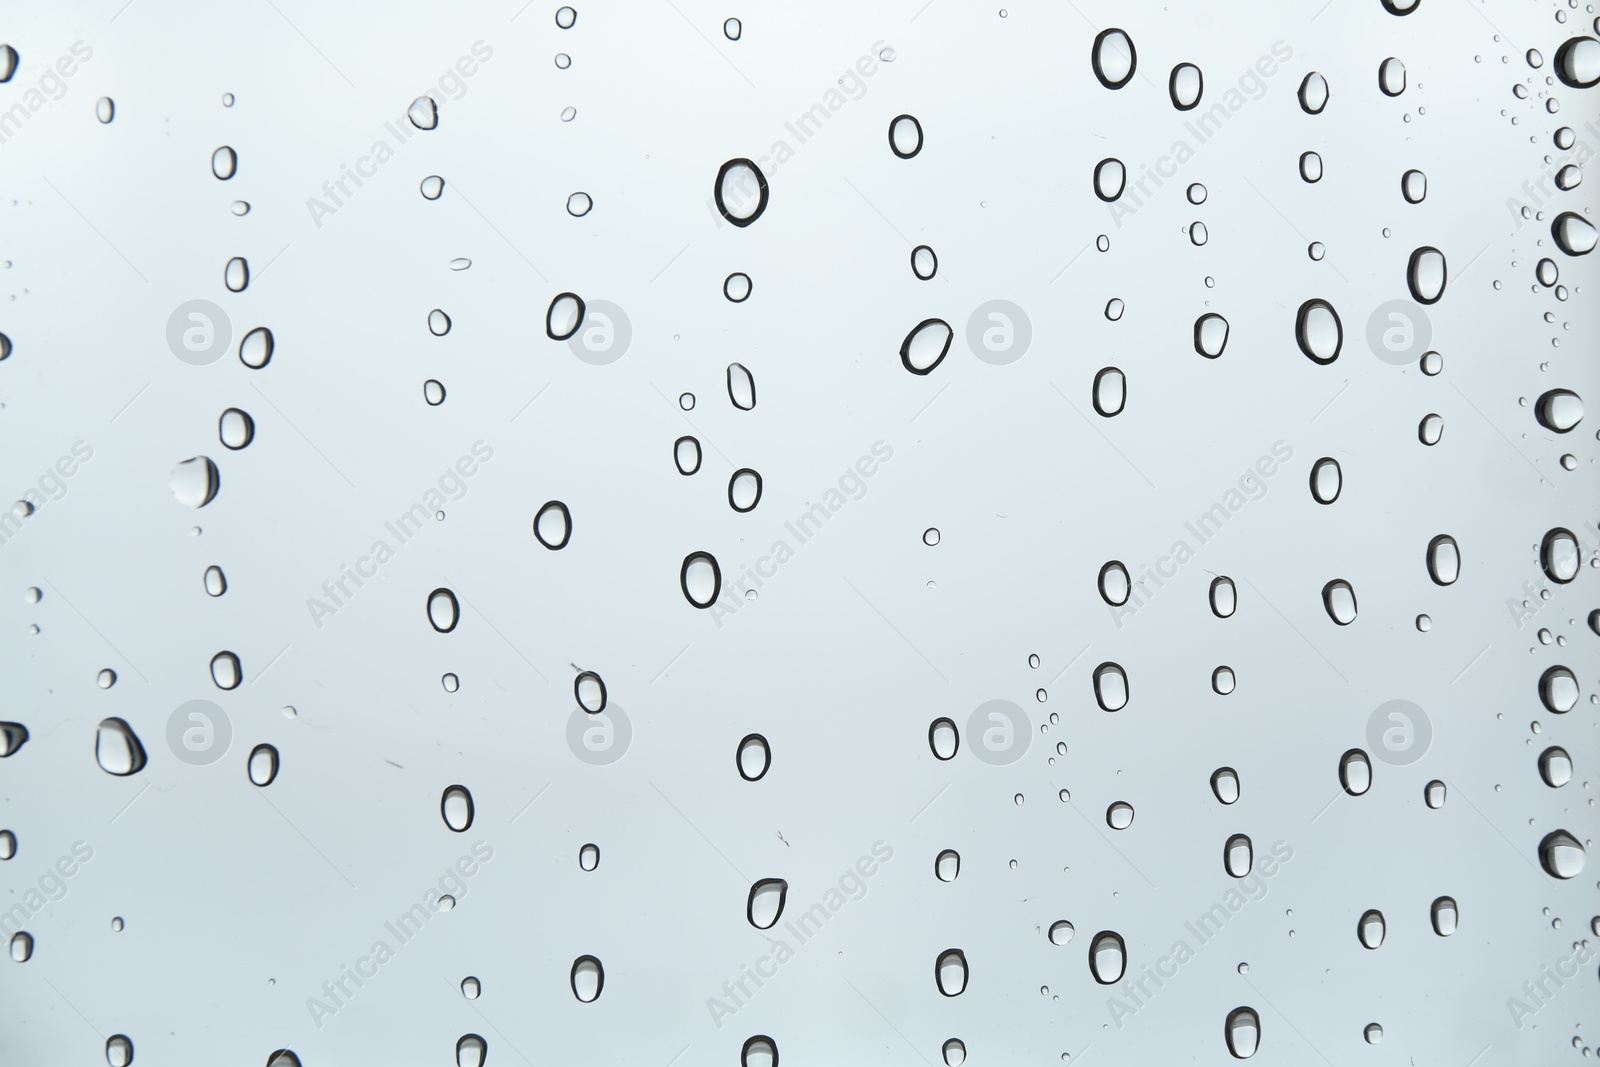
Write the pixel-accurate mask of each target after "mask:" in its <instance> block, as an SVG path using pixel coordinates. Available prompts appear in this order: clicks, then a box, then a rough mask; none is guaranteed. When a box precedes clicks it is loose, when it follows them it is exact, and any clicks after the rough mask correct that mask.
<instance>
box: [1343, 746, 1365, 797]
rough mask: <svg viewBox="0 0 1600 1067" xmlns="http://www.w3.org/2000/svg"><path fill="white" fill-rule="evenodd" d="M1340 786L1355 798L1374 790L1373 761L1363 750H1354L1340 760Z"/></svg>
mask: <svg viewBox="0 0 1600 1067" xmlns="http://www.w3.org/2000/svg"><path fill="white" fill-rule="evenodd" d="M1339 784H1340V785H1341V786H1343V787H1344V791H1345V792H1346V793H1349V794H1350V795H1351V796H1353V797H1358V796H1361V795H1362V794H1363V793H1365V792H1366V791H1367V790H1368V789H1371V788H1372V761H1371V760H1370V759H1368V758H1367V754H1366V753H1365V752H1363V751H1361V749H1359V748H1352V749H1351V750H1350V751H1348V752H1346V753H1345V754H1344V755H1343V756H1341V757H1340V758H1339Z"/></svg>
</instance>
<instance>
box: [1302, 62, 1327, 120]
mask: <svg viewBox="0 0 1600 1067" xmlns="http://www.w3.org/2000/svg"><path fill="white" fill-rule="evenodd" d="M1299 97H1300V110H1301V111H1304V112H1305V113H1306V114H1307V115H1320V114H1322V109H1323V108H1325V107H1327V106H1328V79H1327V78H1324V77H1323V76H1322V75H1321V74H1319V73H1317V72H1316V71H1312V72H1311V73H1310V74H1307V75H1306V76H1305V77H1304V78H1302V79H1301V81H1300V90H1299Z"/></svg>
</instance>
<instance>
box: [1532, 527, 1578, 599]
mask: <svg viewBox="0 0 1600 1067" xmlns="http://www.w3.org/2000/svg"><path fill="white" fill-rule="evenodd" d="M1539 565H1540V566H1541V567H1543V568H1544V573H1545V576H1546V577H1548V578H1549V579H1550V580H1551V581H1552V582H1555V583H1557V584H1559V585H1566V584H1567V583H1568V582H1570V581H1572V580H1573V579H1574V578H1576V577H1577V576H1578V570H1579V568H1580V567H1582V565H1583V553H1582V551H1580V550H1579V548H1578V538H1577V535H1575V534H1574V533H1573V532H1572V531H1571V530H1567V529H1563V528H1562V527H1559V526H1558V527H1556V528H1555V529H1553V530H1551V531H1550V532H1549V533H1547V534H1545V535H1544V540H1543V542H1541V543H1540V545H1539Z"/></svg>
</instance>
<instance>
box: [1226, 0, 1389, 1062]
mask: <svg viewBox="0 0 1600 1067" xmlns="http://www.w3.org/2000/svg"><path fill="white" fill-rule="evenodd" d="M1419 2H1420V0H1419ZM1245 1017H1248V1018H1249V1019H1250V1020H1251V1021H1252V1022H1253V1023H1255V1028H1254V1029H1255V1032H1256V1047H1255V1049H1254V1050H1253V1051H1252V1052H1251V1053H1250V1056H1254V1055H1255V1054H1256V1053H1257V1052H1260V1051H1261V1036H1262V1035H1261V1013H1260V1012H1258V1011H1256V1010H1255V1009H1254V1008H1251V1007H1247V1006H1244V1005H1240V1006H1239V1007H1237V1008H1234V1009H1233V1010H1232V1011H1230V1012H1229V1013H1228V1017H1227V1018H1226V1019H1224V1020H1223V1022H1222V1043H1223V1044H1224V1045H1226V1046H1227V1048H1228V1055H1230V1056H1232V1057H1233V1058H1234V1059H1236V1060H1247V1059H1249V1058H1250V1056H1241V1055H1239V1054H1238V1053H1237V1052H1235V1051H1233V1021H1234V1020H1235V1019H1239V1018H1245Z"/></svg>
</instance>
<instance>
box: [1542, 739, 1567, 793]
mask: <svg viewBox="0 0 1600 1067" xmlns="http://www.w3.org/2000/svg"><path fill="white" fill-rule="evenodd" d="M1557 755H1559V756H1561V757H1562V758H1563V759H1565V760H1566V761H1567V765H1568V766H1569V767H1570V766H1571V765H1572V754H1571V753H1570V752H1568V751H1567V750H1566V749H1564V748H1562V747H1561V746H1560V745H1551V746H1550V747H1549V748H1547V749H1545V750H1544V751H1543V752H1541V753H1539V777H1540V778H1541V779H1543V780H1544V784H1545V785H1547V786H1549V787H1550V788H1551V789H1560V788H1561V787H1562V786H1565V785H1570V784H1571V782H1572V779H1571V777H1568V778H1567V780H1566V781H1565V782H1562V783H1561V785H1556V784H1555V783H1554V782H1552V781H1551V780H1550V772H1549V764H1550V760H1551V759H1553V758H1554V757H1555V756H1557Z"/></svg>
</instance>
